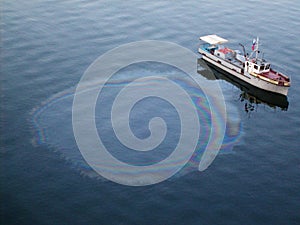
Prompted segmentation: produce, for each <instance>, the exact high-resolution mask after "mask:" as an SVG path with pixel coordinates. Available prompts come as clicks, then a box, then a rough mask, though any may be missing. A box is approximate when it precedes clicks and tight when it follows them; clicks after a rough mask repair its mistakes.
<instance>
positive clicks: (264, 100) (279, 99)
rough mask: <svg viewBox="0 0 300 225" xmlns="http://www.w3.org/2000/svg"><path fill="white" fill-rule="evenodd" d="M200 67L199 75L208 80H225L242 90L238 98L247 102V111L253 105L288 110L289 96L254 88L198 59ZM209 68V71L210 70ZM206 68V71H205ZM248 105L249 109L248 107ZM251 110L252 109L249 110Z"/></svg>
mask: <svg viewBox="0 0 300 225" xmlns="http://www.w3.org/2000/svg"><path fill="white" fill-rule="evenodd" d="M198 67H199V68H200V70H199V71H198V73H199V74H200V75H202V76H203V77H205V78H206V79H208V80H225V81H226V82H229V83H231V84H232V85H234V86H236V87H237V88H239V89H240V90H241V92H240V93H237V98H239V99H240V100H241V101H244V102H245V111H247V110H249V111H252V110H251V109H252V108H253V107H252V106H253V104H255V106H257V105H259V104H260V105H266V106H268V107H270V108H273V109H276V108H277V107H278V108H279V109H281V110H283V111H287V110H288V106H289V102H288V99H287V96H285V95H281V94H277V93H272V92H269V91H265V90H262V89H260V88H257V87H254V86H253V85H250V84H248V83H246V82H244V81H242V80H240V79H238V78H236V77H235V76H233V75H231V74H229V73H228V72H225V71H224V70H221V69H220V68H219V67H216V66H214V65H212V64H209V63H207V62H206V61H204V60H203V59H198ZM208 67H209V69H208ZM203 68H205V70H203ZM246 105H247V107H246ZM249 108H250V109H249Z"/></svg>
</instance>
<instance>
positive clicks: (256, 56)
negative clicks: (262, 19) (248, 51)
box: [254, 37, 259, 61]
mask: <svg viewBox="0 0 300 225" xmlns="http://www.w3.org/2000/svg"><path fill="white" fill-rule="evenodd" d="M258 41H259V38H258V37H257V38H256V43H255V49H254V51H255V61H257V59H258Z"/></svg>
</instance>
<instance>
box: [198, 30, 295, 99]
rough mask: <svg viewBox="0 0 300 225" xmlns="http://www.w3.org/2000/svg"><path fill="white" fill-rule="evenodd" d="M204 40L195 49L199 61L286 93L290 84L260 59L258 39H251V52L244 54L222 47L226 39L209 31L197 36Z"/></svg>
mask: <svg viewBox="0 0 300 225" xmlns="http://www.w3.org/2000/svg"><path fill="white" fill-rule="evenodd" d="M200 40H202V41H203V42H204V43H203V44H201V45H200V46H199V49H198V52H199V53H200V54H201V55H202V58H203V60H205V61H206V62H208V63H210V64H212V65H214V66H215V67H218V68H219V69H221V70H222V71H225V72H227V73H229V74H231V75H232V76H234V77H237V78H238V79H240V80H242V81H244V82H246V83H248V84H250V85H252V86H254V87H257V88H259V89H262V90H265V91H268V92H272V93H276V94H280V95H284V96H287V94H288V89H289V87H290V85H291V81H290V78H289V77H288V76H286V75H284V74H283V73H281V72H278V71H276V70H274V69H272V68H271V64H270V62H268V61H267V60H265V59H264V58H263V54H261V52H260V50H259V38H258V37H257V38H256V39H253V42H252V52H251V53H250V54H247V53H246V51H245V47H244V46H243V45H242V44H240V45H241V46H242V50H243V52H241V51H240V50H233V49H230V48H229V47H226V46H224V44H225V43H227V42H228V40H226V39H224V38H222V37H220V36H218V35H215V34H212V35H206V36H202V37H200Z"/></svg>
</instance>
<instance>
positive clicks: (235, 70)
mask: <svg viewBox="0 0 300 225" xmlns="http://www.w3.org/2000/svg"><path fill="white" fill-rule="evenodd" d="M199 52H200V53H201V54H202V55H203V59H204V60H205V61H207V62H209V63H211V64H213V65H215V66H216V67H218V68H220V69H222V70H224V71H226V72H227V73H229V74H231V75H233V76H235V77H237V78H239V79H241V80H243V81H244V82H247V83H249V84H251V85H253V86H255V87H258V88H260V89H263V90H265V91H269V92H273V93H278V94H281V95H285V96H287V94H288V88H289V87H287V86H279V85H275V84H272V83H270V82H268V81H265V80H262V79H259V78H257V77H254V76H252V75H250V74H249V75H248V76H247V75H244V74H242V69H241V68H240V67H238V66H235V65H233V64H231V63H228V62H226V61H225V60H222V59H220V58H218V57H216V56H214V55H210V54H207V52H204V51H203V50H201V49H199Z"/></svg>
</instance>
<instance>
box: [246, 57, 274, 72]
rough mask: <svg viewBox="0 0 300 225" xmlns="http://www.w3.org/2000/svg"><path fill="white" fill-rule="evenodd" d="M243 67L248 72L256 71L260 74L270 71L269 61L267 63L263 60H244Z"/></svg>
mask: <svg viewBox="0 0 300 225" xmlns="http://www.w3.org/2000/svg"><path fill="white" fill-rule="evenodd" d="M245 69H246V71H248V72H249V73H256V74H261V73H267V72H269V71H270V63H267V62H265V61H256V62H255V60H252V61H246V63H245Z"/></svg>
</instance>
